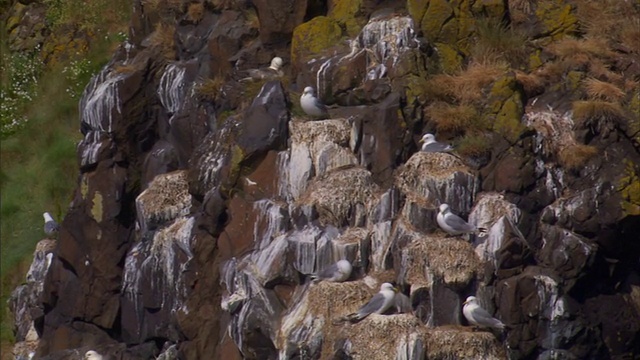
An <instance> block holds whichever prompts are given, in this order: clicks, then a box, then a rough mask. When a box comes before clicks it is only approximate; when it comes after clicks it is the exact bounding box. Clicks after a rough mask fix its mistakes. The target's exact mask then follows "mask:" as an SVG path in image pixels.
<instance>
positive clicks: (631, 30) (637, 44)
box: [620, 17, 640, 54]
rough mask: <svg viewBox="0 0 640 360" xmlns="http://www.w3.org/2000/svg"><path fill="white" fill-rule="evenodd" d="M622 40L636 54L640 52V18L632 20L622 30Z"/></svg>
mask: <svg viewBox="0 0 640 360" xmlns="http://www.w3.org/2000/svg"><path fill="white" fill-rule="evenodd" d="M620 42H621V43H622V45H624V46H625V47H626V48H628V49H629V51H631V52H632V53H634V54H640V18H638V17H636V18H633V19H631V20H630V24H628V25H627V26H623V27H622V28H621V30H620Z"/></svg>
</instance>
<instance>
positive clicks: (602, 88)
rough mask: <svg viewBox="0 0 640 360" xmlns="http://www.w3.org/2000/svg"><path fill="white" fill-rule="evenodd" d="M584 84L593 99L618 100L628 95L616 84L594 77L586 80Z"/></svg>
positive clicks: (588, 94)
mask: <svg viewBox="0 0 640 360" xmlns="http://www.w3.org/2000/svg"><path fill="white" fill-rule="evenodd" d="M583 86H584V89H585V91H586V93H587V96H589V98H591V99H596V100H605V101H610V102H616V101H620V100H622V99H623V98H624V97H625V96H626V94H625V92H624V91H622V89H620V88H619V87H617V86H616V85H614V84H612V83H609V82H606V81H600V80H598V79H594V78H589V79H586V80H584V81H583Z"/></svg>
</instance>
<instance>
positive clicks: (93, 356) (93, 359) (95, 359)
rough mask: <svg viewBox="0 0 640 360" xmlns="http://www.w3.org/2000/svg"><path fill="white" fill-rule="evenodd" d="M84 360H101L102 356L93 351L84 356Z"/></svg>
mask: <svg viewBox="0 0 640 360" xmlns="http://www.w3.org/2000/svg"><path fill="white" fill-rule="evenodd" d="M84 358H85V359H86V360H102V359H103V356H102V355H100V354H98V353H97V352H96V351H94V350H89V351H87V352H86V353H85V354H84Z"/></svg>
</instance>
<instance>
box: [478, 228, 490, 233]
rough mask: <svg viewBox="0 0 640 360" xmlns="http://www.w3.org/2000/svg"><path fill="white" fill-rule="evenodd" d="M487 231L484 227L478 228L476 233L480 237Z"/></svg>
mask: <svg viewBox="0 0 640 360" xmlns="http://www.w3.org/2000/svg"><path fill="white" fill-rule="evenodd" d="M487 231H488V230H487V228H485V227H479V228H478V233H479V234H480V235H482V234H486V233H487Z"/></svg>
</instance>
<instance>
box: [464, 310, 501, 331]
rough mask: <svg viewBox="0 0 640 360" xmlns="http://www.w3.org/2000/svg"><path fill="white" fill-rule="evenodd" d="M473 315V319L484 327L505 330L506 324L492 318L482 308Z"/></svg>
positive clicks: (474, 311)
mask: <svg viewBox="0 0 640 360" xmlns="http://www.w3.org/2000/svg"><path fill="white" fill-rule="evenodd" d="M471 314H472V316H473V319H474V320H475V321H476V322H477V323H478V324H480V325H482V326H487V327H494V328H498V329H502V328H504V324H503V323H502V322H501V321H500V320H498V319H496V318H494V317H493V316H491V314H489V312H488V311H487V310H485V309H483V308H481V307H480V306H478V307H476V308H475V309H473V311H472V312H471Z"/></svg>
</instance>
